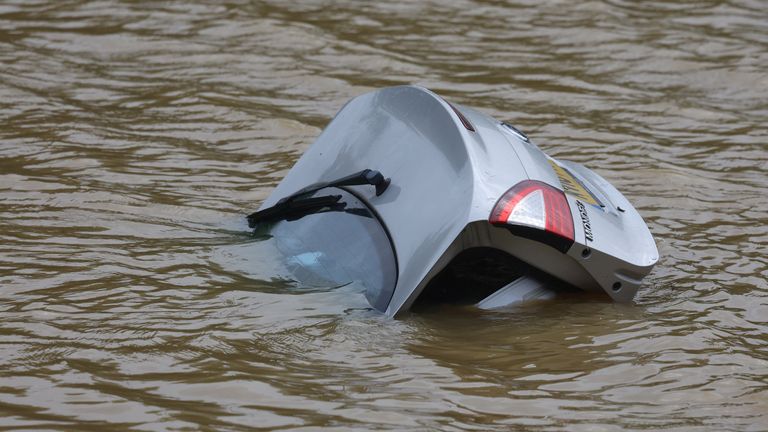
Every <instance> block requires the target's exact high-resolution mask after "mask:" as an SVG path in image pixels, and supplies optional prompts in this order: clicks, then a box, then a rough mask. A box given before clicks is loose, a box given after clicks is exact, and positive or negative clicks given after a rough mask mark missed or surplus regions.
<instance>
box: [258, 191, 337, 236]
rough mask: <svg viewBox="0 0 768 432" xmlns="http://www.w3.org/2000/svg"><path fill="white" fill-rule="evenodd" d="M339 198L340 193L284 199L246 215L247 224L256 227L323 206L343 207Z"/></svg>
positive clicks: (296, 217)
mask: <svg viewBox="0 0 768 432" xmlns="http://www.w3.org/2000/svg"><path fill="white" fill-rule="evenodd" d="M340 199H341V195H326V196H322V197H316V198H304V199H297V200H290V201H286V202H284V203H283V204H277V205H274V206H272V207H269V208H266V209H264V210H261V211H257V212H255V213H252V214H250V215H248V217H247V219H248V226H249V227H251V228H256V225H258V224H260V223H263V222H272V221H277V220H296V219H299V218H301V217H302V216H305V215H308V214H311V213H315V212H317V211H318V210H320V209H322V208H325V207H331V208H337V207H338V208H344V207H345V206H346V204H345V203H340V202H339V200H340Z"/></svg>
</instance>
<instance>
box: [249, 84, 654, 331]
mask: <svg viewBox="0 0 768 432" xmlns="http://www.w3.org/2000/svg"><path fill="white" fill-rule="evenodd" d="M248 223H249V226H251V227H252V228H254V229H255V230H256V231H258V232H260V233H263V234H267V235H269V236H272V238H273V239H275V241H276V242H277V245H278V247H279V249H280V251H281V252H282V253H283V254H284V255H285V259H286V261H287V263H288V267H289V268H290V269H291V272H292V274H293V275H294V277H295V278H296V280H297V281H299V282H300V283H303V284H308V285H313V286H323V285H325V286H335V285H343V284H348V283H352V282H356V283H359V284H361V285H362V286H363V287H364V289H365V295H366V298H367V299H368V301H369V303H370V304H371V306H372V307H373V308H375V309H376V310H378V311H381V312H382V313H384V314H386V315H388V316H390V317H397V316H400V315H402V314H403V313H406V312H407V311H409V310H410V309H411V308H412V307H413V306H414V305H418V304H421V303H428V302H466V303H471V304H475V305H477V306H478V307H480V308H484V309H494V308H502V307H507V306H510V305H514V304H517V303H520V302H523V301H527V300H533V299H546V298H550V297H552V296H554V295H556V294H557V289H558V287H562V286H568V287H575V288H577V289H579V290H583V291H595V292H601V293H605V294H606V295H607V296H609V297H610V298H611V299H613V300H614V301H618V302H629V301H631V300H632V299H633V298H634V296H635V294H636V292H637V290H638V288H639V287H640V285H641V282H642V279H643V278H644V277H645V276H646V275H647V274H648V273H649V272H650V271H651V269H652V268H653V266H654V264H655V263H656V262H657V260H658V251H657V249H656V244H655V243H654V240H653V237H652V236H651V233H650V231H649V230H648V227H647V226H646V224H645V222H644V221H643V219H642V218H641V217H640V215H639V214H638V212H637V211H636V210H635V208H634V207H632V205H631V204H630V203H629V202H628V201H627V199H626V198H625V197H624V196H623V195H622V194H621V193H620V192H619V191H617V190H616V189H615V188H614V187H613V186H611V185H610V184H609V183H608V182H607V181H606V180H605V179H603V178H602V177H600V176H599V175H597V174H595V173H594V172H592V171H590V170H589V169H587V168H585V167H583V166H582V165H579V164H576V163H573V162H568V161H564V160H557V159H554V158H552V157H550V156H548V155H546V154H545V153H544V152H543V151H541V149H539V147H537V146H536V145H535V144H534V143H533V142H532V141H531V140H530V139H529V138H528V137H527V136H526V135H525V134H524V133H522V132H521V131H519V130H518V129H516V128H515V127H514V126H512V125H510V124H508V123H505V122H501V121H498V120H495V119H493V118H491V117H489V116H487V115H484V114H482V113H480V112H477V111H475V110H472V109H469V108H466V107H463V106H459V105H452V104H450V103H448V102H447V101H446V100H444V99H443V98H441V97H440V96H438V95H437V94H435V93H433V92H431V91H429V90H427V89H425V88H422V87H418V86H400V87H392V88H385V89H382V90H378V91H374V92H371V93H367V94H364V95H361V96H358V97H356V98H354V99H352V100H351V101H350V102H348V103H347V104H346V105H345V106H344V107H343V108H342V109H341V111H339V112H338V114H337V115H336V117H335V118H334V119H333V120H332V121H331V122H330V124H329V125H328V126H327V127H326V128H325V130H324V131H323V132H322V134H321V135H320V136H319V137H318V138H317V140H316V141H315V142H314V144H312V146H311V147H310V148H309V149H308V150H307V151H306V153H305V154H304V155H303V156H302V157H301V158H300V159H299V160H298V162H297V163H296V164H295V165H294V166H293V168H292V169H291V170H290V171H289V172H288V174H287V175H286V177H285V178H284V179H283V180H282V182H281V183H280V184H279V185H278V186H277V188H276V189H275V190H274V192H273V193H272V194H271V196H270V197H269V198H268V199H267V200H265V201H264V202H263V203H262V205H261V208H260V209H259V210H258V211H257V212H255V213H253V214H251V215H250V216H248Z"/></svg>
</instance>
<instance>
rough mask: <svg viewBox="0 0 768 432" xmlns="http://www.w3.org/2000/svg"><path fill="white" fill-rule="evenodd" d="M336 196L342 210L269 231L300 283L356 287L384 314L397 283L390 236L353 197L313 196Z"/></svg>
mask: <svg viewBox="0 0 768 432" xmlns="http://www.w3.org/2000/svg"><path fill="white" fill-rule="evenodd" d="M325 195H341V196H342V198H341V202H344V203H345V204H346V205H345V206H344V208H343V209H337V210H332V211H325V212H320V213H314V214H309V215H306V216H304V217H302V218H300V219H297V220H294V221H282V222H279V223H277V224H276V225H275V226H274V227H273V228H272V230H271V235H272V236H273V239H274V241H275V244H276V245H277V248H278V249H279V250H280V252H281V253H282V254H283V255H284V256H285V259H286V266H287V268H288V270H289V271H290V272H291V273H292V274H293V276H294V277H295V278H296V281H297V282H298V283H300V284H303V285H307V286H315V287H318V286H341V285H347V284H350V283H359V284H361V285H362V286H363V287H365V296H366V298H367V299H368V302H369V303H370V304H371V306H373V307H374V308H375V309H377V310H379V311H382V312H383V311H385V310H386V308H387V305H388V304H389V300H390V298H391V297H392V293H393V291H394V289H395V283H396V281H397V264H396V262H395V257H394V252H393V250H392V246H391V243H390V241H389V237H388V235H387V232H386V231H385V229H384V227H383V226H382V225H381V223H380V221H379V220H378V218H377V217H376V216H375V215H374V214H373V213H372V212H371V210H370V209H369V208H368V207H367V206H366V205H365V204H363V203H362V202H361V201H360V200H359V199H358V198H357V197H355V196H354V195H352V194H351V193H349V192H347V191H346V190H343V189H339V188H326V189H321V190H319V191H317V192H315V193H314V194H313V195H312V196H314V197H320V196H325Z"/></svg>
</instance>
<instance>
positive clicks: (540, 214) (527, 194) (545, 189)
mask: <svg viewBox="0 0 768 432" xmlns="http://www.w3.org/2000/svg"><path fill="white" fill-rule="evenodd" d="M488 220H489V222H491V223H492V224H493V225H497V226H507V227H510V228H513V227H522V228H525V229H524V230H523V232H524V233H525V232H528V233H529V234H530V233H534V234H535V231H534V232H531V231H530V229H534V230H541V231H543V232H545V233H547V234H549V235H554V236H557V237H560V238H561V239H562V240H563V241H565V242H563V241H557V239H552V240H555V241H554V242H549V241H546V240H547V239H546V238H537V240H543V241H545V242H546V243H548V244H551V245H552V246H555V247H557V248H558V249H561V250H562V249H564V248H565V250H567V248H568V247H570V245H571V244H573V239H574V232H573V217H572V216H571V208H570V207H569V206H568V200H567V199H566V198H565V194H564V193H563V191H561V190H559V189H556V188H554V187H552V186H550V185H548V184H546V183H544V182H540V181H536V180H525V181H522V182H520V183H518V184H516V185H515V186H513V187H512V188H511V189H509V190H508V191H507V192H505V193H504V195H502V196H501V198H499V201H498V202H497V203H496V205H495V206H494V207H493V211H492V212H491V216H490V217H489V218H488ZM527 237H532V236H531V235H528V236H527ZM536 237H540V236H536ZM553 243H554V244H553ZM566 245H567V247H565V246H566Z"/></svg>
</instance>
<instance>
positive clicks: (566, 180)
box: [547, 159, 602, 206]
mask: <svg viewBox="0 0 768 432" xmlns="http://www.w3.org/2000/svg"><path fill="white" fill-rule="evenodd" d="M547 161H549V164H550V165H551V166H552V169H553V170H555V174H557V178H558V179H560V184H562V185H563V192H565V193H566V194H568V195H571V196H572V197H574V198H576V199H578V200H580V201H583V202H585V203H587V204H592V205H596V206H601V205H602V204H601V203H600V201H598V199H597V198H596V197H595V196H594V195H592V192H590V191H589V190H588V189H587V188H585V187H584V185H583V184H582V183H581V182H580V181H579V179H577V178H576V177H574V176H573V174H571V173H570V171H568V170H567V169H565V168H564V167H562V166H560V165H559V164H558V163H557V162H555V161H554V160H552V159H547Z"/></svg>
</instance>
